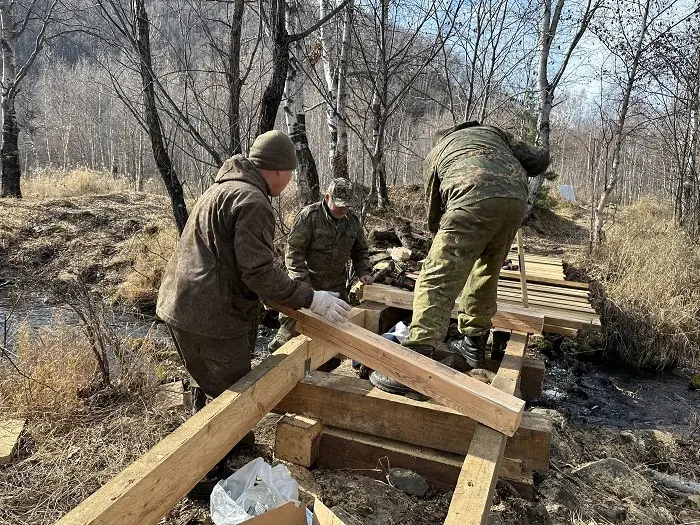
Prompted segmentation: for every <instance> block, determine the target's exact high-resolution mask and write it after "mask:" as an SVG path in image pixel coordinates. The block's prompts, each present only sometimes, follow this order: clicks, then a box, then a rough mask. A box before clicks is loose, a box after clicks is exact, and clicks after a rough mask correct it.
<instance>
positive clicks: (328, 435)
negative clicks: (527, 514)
mask: <svg viewBox="0 0 700 525" xmlns="http://www.w3.org/2000/svg"><path fill="white" fill-rule="evenodd" d="M463 461H464V455H459V454H451V453H449V452H442V451H439V450H433V449H430V448H426V447H418V446H416V445H410V444H408V443H402V442H400V441H395V440H392V439H386V438H381V437H377V436H371V435H368V434H362V433H361V432H353V431H351V430H343V429H339V428H334V427H324V429H323V432H322V433H321V447H320V450H319V455H318V461H317V462H316V464H317V466H319V467H323V468H327V469H336V470H337V469H353V470H359V471H361V473H362V474H369V475H372V476H373V477H376V478H378V479H382V478H384V477H385V476H386V474H387V471H388V470H389V469H390V468H394V467H399V468H406V469H410V470H412V471H414V472H417V473H418V474H420V475H421V476H423V477H424V478H425V479H426V480H427V481H428V482H429V483H430V484H431V485H433V486H435V487H438V488H440V489H443V490H454V488H455V486H456V484H457V479H458V477H459V472H460V469H461V467H462V463H463ZM499 475H500V476H501V477H502V478H504V479H506V480H507V481H508V482H510V483H511V484H512V485H513V486H514V487H515V489H516V490H517V491H518V492H519V493H520V495H521V496H522V497H523V498H525V499H532V497H533V493H534V490H533V480H532V471H530V470H528V469H527V468H525V466H524V465H523V464H522V463H521V462H520V461H517V460H511V459H504V461H503V462H502V466H501V471H500V472H499Z"/></svg>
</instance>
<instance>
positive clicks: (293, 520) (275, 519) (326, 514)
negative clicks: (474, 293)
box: [243, 499, 345, 525]
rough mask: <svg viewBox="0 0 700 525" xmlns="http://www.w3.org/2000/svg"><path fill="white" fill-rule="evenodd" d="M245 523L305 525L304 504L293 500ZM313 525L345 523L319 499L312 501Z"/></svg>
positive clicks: (255, 524)
mask: <svg viewBox="0 0 700 525" xmlns="http://www.w3.org/2000/svg"><path fill="white" fill-rule="evenodd" d="M243 523H244V524H245V525H306V506H304V505H302V504H301V503H299V505H298V506H297V504H296V503H295V502H293V501H290V502H289V503H285V504H284V505H282V506H280V507H277V508H276V509H272V510H269V511H267V512H266V513H265V514H261V515H260V516H255V517H254V518H252V519H249V520H248V521H245V522H243ZM312 523H313V525H345V524H344V523H343V522H342V521H340V519H339V518H338V517H337V516H336V515H335V514H333V513H332V512H331V511H330V510H329V509H328V507H326V506H325V505H324V504H323V503H322V502H321V501H320V500H318V499H316V500H315V501H314V517H313V522H312Z"/></svg>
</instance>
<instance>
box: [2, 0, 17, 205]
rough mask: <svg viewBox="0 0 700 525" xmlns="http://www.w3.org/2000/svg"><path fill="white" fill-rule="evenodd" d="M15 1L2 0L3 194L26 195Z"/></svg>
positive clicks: (6, 195)
mask: <svg viewBox="0 0 700 525" xmlns="http://www.w3.org/2000/svg"><path fill="white" fill-rule="evenodd" d="M12 4H13V3H10V4H9V5H8V3H7V2H2V3H0V25H1V29H2V34H1V35H0V46H1V47H2V148H0V156H1V162H2V195H1V196H2V197H16V198H21V197H22V191H21V189H20V176H21V171H20V166H19V146H18V141H19V127H18V126H17V115H16V113H15V95H16V93H17V91H16V89H15V80H16V78H17V60H16V56H17V55H16V51H15V49H16V46H17V40H18V38H19V35H18V34H17V32H16V31H15V27H16V23H15V20H14V16H13V12H12Z"/></svg>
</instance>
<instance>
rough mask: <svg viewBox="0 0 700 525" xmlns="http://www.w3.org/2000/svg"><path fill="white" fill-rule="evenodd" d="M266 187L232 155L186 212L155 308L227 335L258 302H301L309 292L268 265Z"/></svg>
mask: <svg viewBox="0 0 700 525" xmlns="http://www.w3.org/2000/svg"><path fill="white" fill-rule="evenodd" d="M269 193H270V188H269V186H268V184H267V182H266V181H265V179H264V178H263V176H262V175H261V174H260V172H259V171H258V169H257V168H256V167H255V166H254V165H253V164H252V163H251V162H250V161H249V160H248V159H246V158H245V157H244V156H242V155H235V156H233V157H231V158H230V159H228V160H227V161H226V162H225V163H224V165H223V166H222V167H221V169H220V170H219V173H218V175H217V176H216V181H215V183H214V184H213V185H212V186H211V187H210V188H209V189H208V190H207V191H206V192H205V193H204V195H202V196H201V197H200V199H199V200H198V201H197V204H196V205H195V206H194V208H193V209H192V213H191V214H190V217H189V219H188V221H187V225H186V226H185V229H184V231H183V232H182V237H181V238H180V243H179V245H178V247H177V249H176V250H175V253H174V254H173V256H172V257H171V259H170V261H169V262H168V265H167V267H166V269H165V273H164V275H163V281H162V283H161V286H160V290H159V293H158V305H157V309H156V311H157V313H158V315H159V316H160V318H161V319H163V320H164V321H165V322H166V323H168V324H170V325H172V326H175V327H177V328H179V329H180V330H185V331H187V332H190V333H194V334H199V335H203V336H206V337H213V338H221V339H226V338H232V337H235V336H239V335H242V334H243V333H245V332H247V331H249V330H250V328H249V324H250V323H246V322H245V321H244V319H245V313H246V311H248V310H249V309H250V308H258V307H259V304H258V302H259V300H263V301H267V300H270V301H274V302H277V303H280V304H282V305H284V306H287V307H289V308H293V309H299V308H302V307H308V306H310V305H311V301H312V299H313V289H312V288H311V286H309V285H308V284H306V283H303V282H300V281H295V280H293V279H291V278H289V277H288V276H287V273H286V272H285V271H284V269H283V268H282V267H281V265H278V264H276V263H275V260H274V253H273V249H272V241H273V238H274V231H275V219H274V214H273V210H272V205H271V203H270V197H269Z"/></svg>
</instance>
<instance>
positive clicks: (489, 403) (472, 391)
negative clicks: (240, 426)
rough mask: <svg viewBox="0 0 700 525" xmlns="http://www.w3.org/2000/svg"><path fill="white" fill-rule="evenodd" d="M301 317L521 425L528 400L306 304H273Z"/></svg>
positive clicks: (340, 341)
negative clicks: (330, 319) (299, 307)
mask: <svg viewBox="0 0 700 525" xmlns="http://www.w3.org/2000/svg"><path fill="white" fill-rule="evenodd" d="M271 306H272V307H273V308H276V309H278V310H279V311H280V312H282V313H283V314H285V315H288V316H289V317H293V318H294V319H296V320H297V321H298V322H299V324H298V326H300V327H301V333H303V334H304V335H307V336H309V337H311V338H312V339H313V340H314V341H320V342H324V343H326V344H327V345H328V346H329V347H331V348H333V347H335V348H336V349H337V351H339V352H342V353H343V354H344V355H347V356H348V357H351V358H352V359H355V360H357V361H360V362H361V363H362V364H364V365H367V366H368V367H370V368H372V369H373V370H378V371H379V372H381V373H383V374H386V375H387V376H389V377H391V378H394V379H395V380H397V381H400V382H401V383H403V384H405V385H408V386H409V387H411V388H412V389H414V390H416V391H418V392H420V393H422V394H424V395H426V396H428V397H430V398H433V399H435V400H436V401H438V402H439V403H441V404H443V405H445V406H449V407H452V408H454V409H455V410H458V411H460V412H462V413H463V414H465V415H468V416H469V417H471V418H473V419H475V420H476V421H479V422H480V423H482V424H484V425H487V426H489V427H491V428H494V429H496V430H498V431H499V432H502V433H504V434H506V435H508V436H512V435H513V434H514V433H515V431H516V430H517V429H518V427H519V426H520V420H521V419H522V414H523V409H524V408H525V402H524V401H523V400H522V399H518V398H516V397H514V396H513V395H512V394H505V393H503V392H502V391H500V390H498V389H496V388H494V387H492V386H490V385H486V384H484V383H482V382H480V381H478V380H476V379H474V378H471V377H469V376H467V375H465V374H462V373H460V372H458V371H457V370H453V369H452V368H449V367H447V366H445V365H443V364H441V363H438V362H437V361H433V360H432V359H430V358H429V357H425V356H423V355H420V354H418V353H416V352H413V351H412V350H409V349H408V348H405V347H403V346H401V345H397V344H395V343H392V342H391V341H389V340H388V339H385V338H383V337H382V336H380V335H377V334H373V333H372V332H369V331H367V330H365V329H363V328H360V327H357V326H353V325H352V324H350V323H345V324H342V325H340V324H333V323H330V322H328V321H326V320H325V319H323V318H322V317H320V316H318V315H316V314H314V313H312V312H310V311H308V310H306V309H302V310H291V309H289V308H286V307H283V306H279V305H275V304H271Z"/></svg>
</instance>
